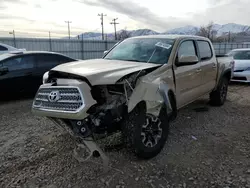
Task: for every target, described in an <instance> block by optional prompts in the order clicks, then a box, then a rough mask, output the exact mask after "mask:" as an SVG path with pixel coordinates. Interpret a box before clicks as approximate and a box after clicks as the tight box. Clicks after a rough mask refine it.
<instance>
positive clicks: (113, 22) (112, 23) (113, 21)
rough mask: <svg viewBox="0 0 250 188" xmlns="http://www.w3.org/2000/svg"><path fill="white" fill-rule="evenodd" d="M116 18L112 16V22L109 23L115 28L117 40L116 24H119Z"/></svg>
mask: <svg viewBox="0 0 250 188" xmlns="http://www.w3.org/2000/svg"><path fill="white" fill-rule="evenodd" d="M116 20H118V18H114V19H113V20H112V22H111V23H110V24H111V25H114V29H115V40H117V35H116V25H117V24H119V23H117V22H116Z"/></svg>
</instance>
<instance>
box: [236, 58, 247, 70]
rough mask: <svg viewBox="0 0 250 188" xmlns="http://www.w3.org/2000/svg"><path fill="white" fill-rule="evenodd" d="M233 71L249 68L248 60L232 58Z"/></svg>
mask: <svg viewBox="0 0 250 188" xmlns="http://www.w3.org/2000/svg"><path fill="white" fill-rule="evenodd" d="M234 62H235V64H234V71H237V70H246V69H247V68H250V60H237V59H236V60H234Z"/></svg>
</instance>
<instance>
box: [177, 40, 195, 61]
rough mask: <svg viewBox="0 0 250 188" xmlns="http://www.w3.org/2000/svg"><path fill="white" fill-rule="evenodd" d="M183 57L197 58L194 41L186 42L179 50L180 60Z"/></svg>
mask: <svg viewBox="0 0 250 188" xmlns="http://www.w3.org/2000/svg"><path fill="white" fill-rule="evenodd" d="M181 56H196V50H195V46H194V42H193V41H184V42H183V43H181V45H180V47H179V50H178V59H179V58H180V57H181Z"/></svg>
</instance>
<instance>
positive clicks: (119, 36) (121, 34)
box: [117, 29, 130, 40]
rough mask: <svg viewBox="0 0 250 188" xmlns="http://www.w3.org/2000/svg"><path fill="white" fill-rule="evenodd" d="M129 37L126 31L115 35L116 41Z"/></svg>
mask: <svg viewBox="0 0 250 188" xmlns="http://www.w3.org/2000/svg"><path fill="white" fill-rule="evenodd" d="M129 37H130V33H129V32H128V31H127V30H126V29H123V30H121V31H119V32H118V33H117V40H124V39H126V38H129Z"/></svg>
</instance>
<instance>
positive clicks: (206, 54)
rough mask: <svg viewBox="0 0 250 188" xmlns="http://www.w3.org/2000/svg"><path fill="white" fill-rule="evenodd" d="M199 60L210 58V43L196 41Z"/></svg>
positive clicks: (211, 54)
mask: <svg viewBox="0 0 250 188" xmlns="http://www.w3.org/2000/svg"><path fill="white" fill-rule="evenodd" d="M197 44H198V48H199V52H200V58H201V60H208V59H210V58H212V56H213V53H212V49H211V47H210V44H209V43H208V42H207V41H197Z"/></svg>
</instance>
